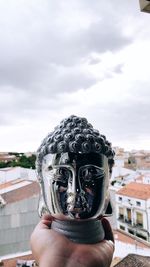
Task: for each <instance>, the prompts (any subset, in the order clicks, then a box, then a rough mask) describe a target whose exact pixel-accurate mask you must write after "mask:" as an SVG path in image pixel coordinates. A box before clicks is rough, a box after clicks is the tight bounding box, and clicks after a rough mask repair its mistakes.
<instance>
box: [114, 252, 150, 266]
mask: <svg viewBox="0 0 150 267" xmlns="http://www.w3.org/2000/svg"><path fill="white" fill-rule="evenodd" d="M114 267H150V257H146V256H141V255H136V254H129V255H127V256H126V257H125V258H124V259H123V260H121V261H120V262H119V263H117V264H116V265H115V266H114Z"/></svg>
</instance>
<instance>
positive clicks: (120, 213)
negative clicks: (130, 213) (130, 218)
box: [119, 207, 124, 219]
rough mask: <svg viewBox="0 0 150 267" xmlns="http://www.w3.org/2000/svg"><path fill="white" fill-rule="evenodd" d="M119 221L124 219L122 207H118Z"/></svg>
mask: <svg viewBox="0 0 150 267" xmlns="http://www.w3.org/2000/svg"><path fill="white" fill-rule="evenodd" d="M119 219H124V210H123V208H122V207H119Z"/></svg>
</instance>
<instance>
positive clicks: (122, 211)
mask: <svg viewBox="0 0 150 267" xmlns="http://www.w3.org/2000/svg"><path fill="white" fill-rule="evenodd" d="M116 218H117V229H118V230H120V231H123V232H125V233H127V234H129V235H132V236H134V238H140V239H141V240H145V241H146V242H150V185H149V184H141V183H135V182H133V183H130V184H128V185H126V186H124V187H123V188H121V189H120V190H119V191H117V193H116Z"/></svg>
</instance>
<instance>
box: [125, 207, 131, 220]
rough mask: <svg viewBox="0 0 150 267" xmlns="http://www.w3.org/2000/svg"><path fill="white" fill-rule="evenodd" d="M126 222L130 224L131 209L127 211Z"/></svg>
mask: <svg viewBox="0 0 150 267" xmlns="http://www.w3.org/2000/svg"><path fill="white" fill-rule="evenodd" d="M126 221H127V222H128V223H131V209H127V218H126Z"/></svg>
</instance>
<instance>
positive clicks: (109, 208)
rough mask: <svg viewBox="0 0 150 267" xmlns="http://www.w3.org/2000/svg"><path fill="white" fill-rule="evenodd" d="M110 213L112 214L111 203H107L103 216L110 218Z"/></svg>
mask: <svg viewBox="0 0 150 267" xmlns="http://www.w3.org/2000/svg"><path fill="white" fill-rule="evenodd" d="M112 213H113V209H112V204H111V201H109V202H108V206H107V209H106V212H105V214H104V216H111V215H112Z"/></svg>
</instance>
